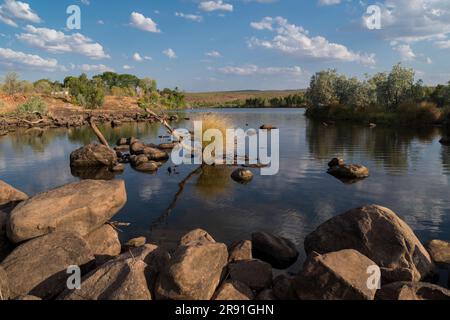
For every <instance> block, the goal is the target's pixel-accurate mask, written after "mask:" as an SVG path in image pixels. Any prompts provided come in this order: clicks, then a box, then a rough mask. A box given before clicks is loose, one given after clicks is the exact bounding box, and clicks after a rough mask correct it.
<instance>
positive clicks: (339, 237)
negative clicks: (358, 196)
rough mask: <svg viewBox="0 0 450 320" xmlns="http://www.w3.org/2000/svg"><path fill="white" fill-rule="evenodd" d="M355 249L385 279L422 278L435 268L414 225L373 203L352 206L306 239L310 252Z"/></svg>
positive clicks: (408, 279)
mask: <svg viewBox="0 0 450 320" xmlns="http://www.w3.org/2000/svg"><path fill="white" fill-rule="evenodd" d="M343 249H355V250H357V251H359V252H360V253H362V254H363V255H365V256H366V257H368V258H369V259H371V260H372V261H374V262H375V263H376V264H377V265H378V266H380V268H381V270H382V276H383V283H384V284H386V283H390V282H397V281H420V280H421V279H423V278H424V277H426V276H427V275H429V274H430V273H432V272H433V271H434V264H433V262H432V261H431V258H430V255H429V254H428V252H427V251H426V250H425V248H424V247H423V245H422V244H421V243H420V241H419V239H417V237H416V235H415V234H414V232H413V231H412V230H411V228H410V227H409V226H408V225H407V224H406V223H405V222H404V221H403V220H401V219H400V218H399V217H398V216H397V215H396V214H395V213H394V212H392V211H391V210H389V209H387V208H384V207H380V206H376V205H371V206H366V207H362V208H357V209H353V210H350V211H348V212H346V213H344V214H342V215H340V216H337V217H334V218H332V219H330V220H329V221H327V222H325V223H324V224H322V225H321V226H319V227H318V228H317V229H316V230H315V231H314V232H313V233H311V234H310V235H308V236H307V237H306V239H305V250H306V253H307V254H311V253H312V252H314V251H315V252H318V253H320V254H324V253H329V252H334V251H340V250H343Z"/></svg>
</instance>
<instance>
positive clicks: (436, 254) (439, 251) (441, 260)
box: [427, 240, 450, 268]
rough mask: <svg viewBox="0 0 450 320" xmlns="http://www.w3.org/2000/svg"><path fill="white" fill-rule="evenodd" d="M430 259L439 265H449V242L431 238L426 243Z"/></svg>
mask: <svg viewBox="0 0 450 320" xmlns="http://www.w3.org/2000/svg"><path fill="white" fill-rule="evenodd" d="M427 249H428V252H429V253H430V256H431V259H432V260H433V261H434V262H435V263H436V264H437V265H439V266H442V267H445V268H448V267H450V242H446V241H441V240H433V241H430V243H428V245H427Z"/></svg>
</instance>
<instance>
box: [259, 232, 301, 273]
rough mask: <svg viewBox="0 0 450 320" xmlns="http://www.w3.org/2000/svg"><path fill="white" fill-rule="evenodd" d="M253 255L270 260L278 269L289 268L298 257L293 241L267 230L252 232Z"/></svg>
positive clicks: (266, 260) (263, 259)
mask: <svg viewBox="0 0 450 320" xmlns="http://www.w3.org/2000/svg"><path fill="white" fill-rule="evenodd" d="M252 245H253V257H255V258H256V259H260V260H262V261H265V262H268V263H270V264H271V265H272V267H274V268H276V269H287V268H289V267H290V266H292V265H293V264H294V263H295V262H296V261H297V259H298V256H299V252H298V251H297V248H296V247H295V244H294V243H292V241H290V240H288V239H285V238H282V237H277V236H275V235H272V234H269V233H266V232H257V233H253V234H252Z"/></svg>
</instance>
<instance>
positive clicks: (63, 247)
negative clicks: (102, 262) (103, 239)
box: [0, 232, 94, 299]
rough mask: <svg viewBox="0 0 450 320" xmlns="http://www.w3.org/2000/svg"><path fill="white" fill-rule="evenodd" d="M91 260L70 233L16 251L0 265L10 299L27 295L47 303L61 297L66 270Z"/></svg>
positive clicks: (86, 249)
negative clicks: (8, 285) (7, 282)
mask: <svg viewBox="0 0 450 320" xmlns="http://www.w3.org/2000/svg"><path fill="white" fill-rule="evenodd" d="M93 260H94V256H93V255H92V254H91V250H90V248H89V245H88V244H87V242H86V241H85V240H84V239H83V238H82V237H81V236H80V235H79V234H77V233H74V232H55V233H52V234H49V235H46V236H43V237H40V238H37V239H34V240H31V241H28V242H26V243H24V244H22V245H20V246H19V247H17V248H16V249H15V250H14V251H13V252H12V253H11V254H10V255H9V256H8V257H7V258H6V259H5V260H4V261H3V262H2V263H1V265H0V266H1V267H3V269H5V271H6V273H7V275H8V278H9V279H13V281H10V290H11V296H12V297H18V296H22V295H27V294H31V295H34V296H37V297H40V298H42V299H51V298H53V297H55V296H56V295H58V294H59V293H61V292H62V291H63V290H64V289H65V287H66V282H67V279H68V277H69V276H70V275H68V274H67V268H69V267H70V266H73V265H76V266H80V267H83V266H86V265H87V264H89V263H90V262H91V261H93Z"/></svg>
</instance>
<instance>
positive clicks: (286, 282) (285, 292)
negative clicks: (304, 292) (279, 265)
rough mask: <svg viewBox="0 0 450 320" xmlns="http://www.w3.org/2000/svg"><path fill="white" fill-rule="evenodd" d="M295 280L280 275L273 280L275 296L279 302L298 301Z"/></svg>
mask: <svg viewBox="0 0 450 320" xmlns="http://www.w3.org/2000/svg"><path fill="white" fill-rule="evenodd" d="M294 280H295V279H294V278H292V277H288V276H286V275H280V276H278V277H276V278H275V279H274V280H273V294H274V295H275V297H276V298H277V300H283V301H287V300H298V297H297V293H296V292H295V288H294Z"/></svg>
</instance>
